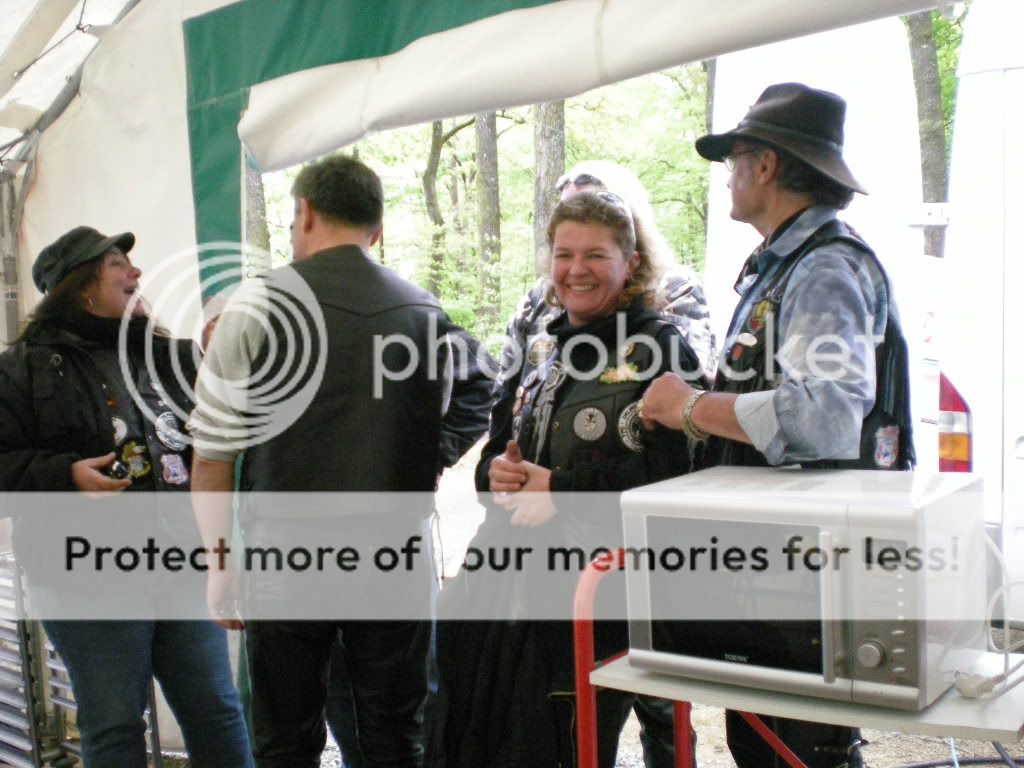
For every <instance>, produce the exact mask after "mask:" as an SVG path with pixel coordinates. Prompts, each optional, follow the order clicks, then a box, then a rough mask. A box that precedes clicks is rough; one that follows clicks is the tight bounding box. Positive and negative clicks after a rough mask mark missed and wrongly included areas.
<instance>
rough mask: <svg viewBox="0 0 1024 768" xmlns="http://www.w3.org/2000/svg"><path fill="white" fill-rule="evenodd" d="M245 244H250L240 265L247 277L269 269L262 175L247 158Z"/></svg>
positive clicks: (265, 204)
mask: <svg viewBox="0 0 1024 768" xmlns="http://www.w3.org/2000/svg"><path fill="white" fill-rule="evenodd" d="M245 244H246V245H247V246H250V248H249V249H247V251H246V254H245V260H244V263H243V265H242V269H243V270H244V274H245V275H246V276H248V277H255V276H256V275H262V274H263V273H264V272H266V271H267V270H269V269H270V267H271V266H272V265H271V260H270V229H269V227H268V226H267V200H266V197H265V196H264V194H263V176H262V175H260V172H259V170H258V169H257V168H256V166H255V165H253V164H252V163H250V162H249V161H248V159H247V160H246V162H245Z"/></svg>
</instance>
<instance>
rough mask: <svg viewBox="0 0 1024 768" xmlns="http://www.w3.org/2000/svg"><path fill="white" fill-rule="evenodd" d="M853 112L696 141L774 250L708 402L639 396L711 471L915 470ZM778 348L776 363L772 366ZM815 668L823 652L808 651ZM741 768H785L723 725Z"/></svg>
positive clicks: (847, 742) (901, 356)
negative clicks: (864, 222) (867, 227)
mask: <svg viewBox="0 0 1024 768" xmlns="http://www.w3.org/2000/svg"><path fill="white" fill-rule="evenodd" d="M845 115H846V102H845V101H843V99H842V98H840V97H839V96H837V95H836V94H834V93H829V92H827V91H821V90H817V89H814V88H810V87H808V86H806V85H803V84H801V83H781V84H777V85H771V86H769V87H768V88H766V89H765V91H764V92H763V93H762V94H761V96H760V98H758V100H757V102H756V103H755V104H754V105H753V106H752V107H751V108H750V110H749V111H748V112H747V115H746V117H744V119H743V120H742V121H741V122H740V123H739V125H738V126H737V127H736V128H734V129H733V130H731V131H728V132H726V133H721V134H709V135H707V136H704V137H702V138H700V139H698V140H697V152H698V153H700V155H701V156H703V157H705V158H707V159H708V160H712V161H720V162H724V163H725V166H726V168H727V169H728V170H729V172H730V177H729V189H730V191H731V193H732V211H731V214H730V215H731V216H732V218H733V219H735V220H736V221H741V222H744V223H746V224H749V225H751V226H752V227H754V229H756V230H757V231H758V233H759V234H760V235H761V236H762V237H763V238H764V240H763V242H762V243H761V245H760V246H758V248H757V249H756V250H755V251H754V252H753V253H752V254H751V255H750V256H749V257H748V258H747V260H746V262H745V263H744V265H743V269H742V270H741V272H740V276H739V279H738V280H737V283H736V288H737V291H738V292H739V293H740V301H739V304H738V305H737V308H736V311H735V314H734V315H733V319H732V323H731V324H730V327H729V336H728V339H727V343H726V347H725V353H724V355H723V358H722V360H721V361H720V363H719V370H718V376H717V379H716V381H715V386H714V388H713V390H712V391H710V392H709V391H707V390H702V389H700V388H697V387H694V386H692V385H691V384H690V383H688V382H686V381H684V380H683V379H681V378H680V377H678V376H673V375H672V374H666V375H665V376H662V377H661V378H659V379H658V380H656V381H655V382H654V383H653V384H652V385H651V387H650V388H649V389H648V391H647V393H646V395H645V397H644V417H645V420H646V423H647V424H648V425H654V424H661V425H664V426H666V427H669V428H671V429H681V430H682V431H684V432H685V433H686V434H687V435H690V436H691V437H692V438H694V439H701V440H703V439H708V448H707V450H706V452H705V457H706V461H707V464H708V466H711V465H714V464H722V465H730V466H769V465H771V466H778V465H793V464H798V465H801V466H804V467H817V468H833V469H910V468H911V467H912V466H913V463H914V448H913V441H912V435H911V425H912V424H911V419H910V407H909V405H910V396H909V375H908V366H907V345H906V341H905V339H904V338H903V334H902V331H901V330H900V323H899V315H898V313H897V310H896V304H895V301H894V298H893V292H892V287H891V285H890V283H889V279H888V277H887V276H886V273H885V271H884V270H883V269H882V266H881V264H880V263H879V261H878V258H877V257H876V256H875V254H874V252H873V251H872V249H871V247H870V246H869V245H868V244H867V243H866V242H865V241H864V240H863V239H862V238H861V237H860V236H859V235H858V234H857V233H856V232H855V231H854V230H853V229H852V228H851V227H850V226H849V225H847V224H845V223H843V222H842V221H840V220H839V218H838V212H839V211H840V210H841V209H844V208H846V207H847V206H848V205H849V204H850V202H851V201H852V199H853V195H854V193H855V192H859V193H862V194H866V192H865V189H864V187H863V186H861V184H860V183H859V182H858V181H857V180H856V179H855V178H854V176H853V174H852V173H851V171H850V169H849V168H848V167H847V165H846V163H845V161H844V160H843V155H842V152H843V128H844V121H845ZM774 350H778V351H779V352H778V354H777V355H776V354H773V351H774ZM808 652H809V653H815V654H818V658H819V659H820V649H818V650H815V649H809V650H808ZM726 724H727V731H728V740H729V747H730V749H731V751H732V754H733V757H734V758H735V759H736V762H737V765H739V766H740V768H754V767H755V766H756V767H757V768H760V767H761V766H766V765H775V764H778V758H777V757H776V755H775V754H774V752H773V751H772V750H771V748H770V747H769V746H768V745H767V744H766V743H765V742H764V741H762V740H761V739H760V737H758V736H757V735H756V734H755V733H754V731H753V730H752V729H751V728H750V727H749V726H748V725H747V724H746V723H745V721H743V720H742V719H741V718H740V717H739V715H738V714H737V713H733V712H729V713H727V720H726ZM768 725H769V726H770V727H772V728H773V730H775V732H776V733H777V734H779V736H781V737H782V740H783V741H784V742H786V744H787V745H788V746H789V747H790V748H791V749H792V750H793V751H794V752H795V753H796V754H797V756H798V757H799V758H800V759H801V760H803V761H804V762H805V763H806V764H807V765H808V766H810V768H835V767H836V766H840V765H842V766H851V767H852V766H859V765H860V764H861V762H860V754H859V749H858V747H857V744H858V732H857V731H856V730H855V729H851V728H846V727H840V726H831V725H824V724H818V723H806V722H801V721H795V720H786V719H783V718H769V722H768Z"/></svg>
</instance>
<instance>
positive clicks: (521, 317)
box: [495, 160, 718, 396]
mask: <svg viewBox="0 0 1024 768" xmlns="http://www.w3.org/2000/svg"><path fill="white" fill-rule="evenodd" d="M584 189H606V190H608V191H610V192H613V193H615V194H617V195H618V196H619V197H621V198H622V199H623V200H625V201H626V203H627V204H628V205H629V207H630V209H631V210H632V212H633V227H634V230H635V232H636V248H637V251H639V252H640V253H641V254H644V255H645V256H649V257H650V258H651V259H652V261H654V262H655V263H657V264H658V266H659V269H660V270H661V273H662V277H661V282H660V284H659V288H658V294H659V297H660V299H659V301H660V309H661V311H662V312H663V313H664V314H665V318H666V319H667V320H669V321H670V322H671V323H673V324H674V325H675V326H676V327H677V328H678V329H679V332H680V333H681V334H682V336H683V338H684V339H685V340H686V343H687V344H689V345H690V347H691V348H692V349H693V350H694V351H695V352H696V353H697V357H698V358H699V360H700V362H701V365H702V367H703V372H704V374H705V375H707V376H708V377H714V374H715V366H716V364H717V355H718V352H717V348H716V343H715V336H714V333H713V332H712V331H711V320H710V316H709V313H708V305H707V299H706V298H705V295H704V285H703V283H702V282H701V279H700V277H698V275H697V273H696V272H694V271H693V269H692V268H690V267H689V266H687V265H685V264H679V263H677V262H676V260H675V257H674V255H673V253H672V248H671V246H670V245H669V244H668V242H667V241H666V240H665V236H664V235H662V233H661V230H659V229H658V225H657V224H656V223H655V221H654V211H653V210H652V209H651V203H650V199H649V197H648V195H647V191H646V190H645V189H644V186H643V184H641V183H640V179H638V178H637V177H636V175H635V174H634V173H633V172H632V171H630V170H629V169H627V168H624V167H623V166H621V165H619V164H618V163H613V162H611V161H609V160H583V161H581V162H579V163H577V164H576V165H574V166H573V167H572V169H571V170H570V171H569V172H568V173H564V174H562V175H561V176H560V177H559V178H558V180H557V181H556V182H555V191H557V192H558V193H559V195H560V196H561V198H560V199H562V200H565V199H566V198H567V197H569V196H570V195H574V194H576V193H577V192H580V191H581V190H584ZM537 266H538V272H539V271H542V265H540V264H538V265H537ZM543 284H544V280H543V278H540V279H538V280H537V282H536V284H535V285H534V286H533V287H532V288H531V289H530V290H529V291H527V292H526V294H524V295H523V298H522V299H520V301H519V304H518V305H517V307H516V310H515V311H514V312H513V314H512V318H511V319H510V321H509V325H508V332H507V335H506V338H505V344H504V347H503V349H502V353H501V360H500V361H499V362H500V367H499V369H498V376H497V377H496V383H495V395H496V396H497V395H498V393H499V392H500V389H501V387H502V384H503V383H504V382H505V381H506V380H507V378H508V374H509V371H510V370H512V369H516V368H518V367H519V365H521V363H522V359H523V355H525V354H526V353H527V352H528V350H529V347H530V346H531V344H532V343H533V342H534V341H535V340H536V339H537V337H541V339H542V344H543V343H546V341H543V337H544V326H545V325H546V324H547V322H549V321H550V320H551V319H552V318H553V317H554V313H553V312H552V311H551V308H550V307H549V306H548V305H547V303H546V302H545V301H544V287H543Z"/></svg>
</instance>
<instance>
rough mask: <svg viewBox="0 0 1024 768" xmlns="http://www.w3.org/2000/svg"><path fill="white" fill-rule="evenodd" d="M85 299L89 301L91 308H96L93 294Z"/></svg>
mask: <svg viewBox="0 0 1024 768" xmlns="http://www.w3.org/2000/svg"><path fill="white" fill-rule="evenodd" d="M85 300H86V301H88V302H89V309H96V305H95V304H93V303H92V296H86V297H85Z"/></svg>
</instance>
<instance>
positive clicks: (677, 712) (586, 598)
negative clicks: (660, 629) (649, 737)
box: [573, 549, 807, 768]
mask: <svg viewBox="0 0 1024 768" xmlns="http://www.w3.org/2000/svg"><path fill="white" fill-rule="evenodd" d="M624 558H625V551H624V550H622V549H619V550H617V551H615V552H609V553H607V554H604V555H601V556H599V557H596V558H594V560H593V562H591V563H590V565H588V566H587V568H586V570H585V571H584V572H583V574H582V575H581V576H580V580H579V583H578V584H577V586H576V597H575V600H574V602H573V642H574V645H575V651H576V656H575V658H576V707H577V718H576V737H577V745H578V749H579V756H578V757H579V768H597V688H596V687H595V686H594V685H593V684H591V682H590V673H591V672H592V671H593V670H594V667H595V666H596V664H597V662H596V660H595V659H594V597H595V595H596V594H597V588H598V586H599V585H600V583H601V579H603V578H604V576H605V574H607V573H608V572H609V571H612V570H619V569H621V568H622V567H623V562H624ZM624 654H625V651H623V652H622V653H619V654H617V655H615V656H612V657H611V658H609V659H602V661H601V663H602V664H603V663H605V662H607V661H612V660H614V659H618V658H620V657H622V656H623V655H624ZM673 713H674V717H673V719H674V723H675V749H676V768H692V760H691V754H692V751H693V737H692V731H691V730H690V703H689V702H687V701H676V702H675V704H674V707H673ZM740 716H741V717H743V719H744V720H746V721H747V722H748V723H749V724H750V726H751V727H752V728H753V729H754V730H755V731H757V733H758V734H760V736H761V738H763V739H764V740H765V741H766V742H767V743H768V744H769V745H770V746H771V748H772V749H774V750H775V751H776V752H777V753H778V754H779V756H780V757H781V758H782V759H783V760H785V761H786V764H787V765H789V766H790V768H807V766H806V765H805V764H804V763H803V762H802V761H801V760H800V758H798V757H797V756H796V755H795V754H793V751H792V750H791V749H790V748H789V747H787V746H786V745H785V744H784V743H783V742H782V740H781V739H779V737H778V736H776V735H775V734H774V733H773V732H772V731H771V730H770V729H769V728H768V726H766V725H765V724H764V723H763V722H762V721H761V718H759V717H758V716H757V715H753V714H751V713H749V712H740Z"/></svg>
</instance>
